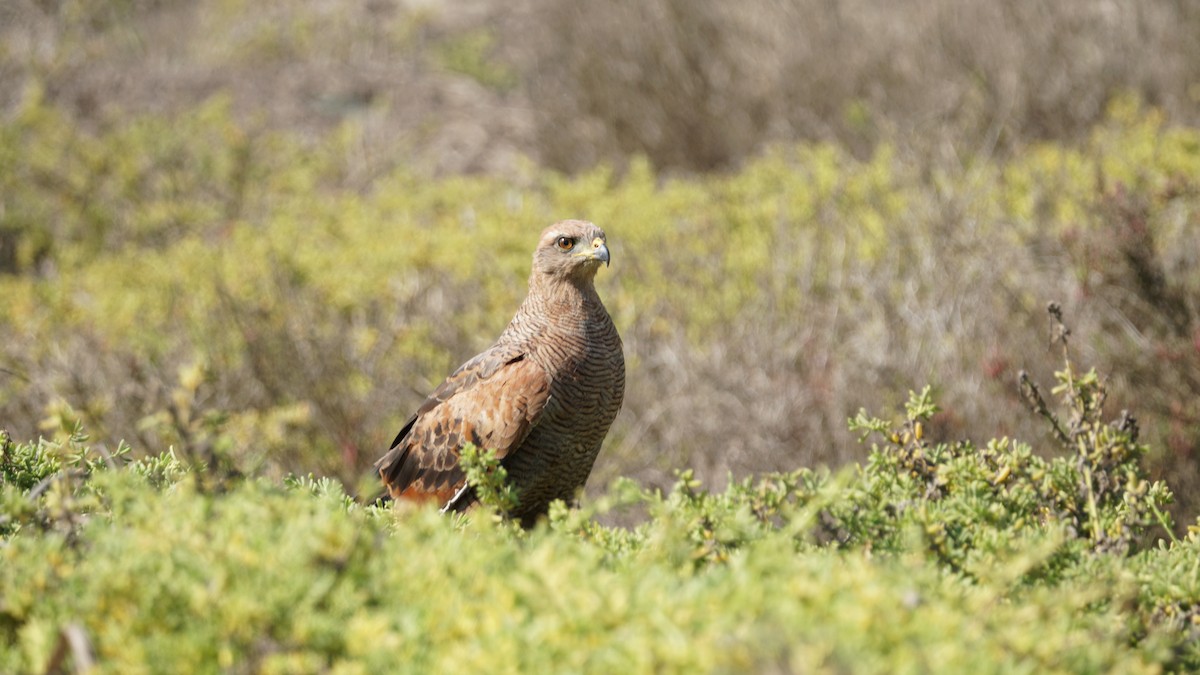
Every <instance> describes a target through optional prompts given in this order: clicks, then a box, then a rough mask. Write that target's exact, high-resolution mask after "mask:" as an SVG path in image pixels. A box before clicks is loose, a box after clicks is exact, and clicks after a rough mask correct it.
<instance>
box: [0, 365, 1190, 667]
mask: <svg viewBox="0 0 1200 675" xmlns="http://www.w3.org/2000/svg"><path fill="white" fill-rule="evenodd" d="M1066 377H1067V376H1065V375H1064V378H1066ZM1064 381H1068V380H1067V379H1064ZM1070 381H1071V382H1073V383H1074V384H1075V386H1076V393H1074V394H1066V395H1065V402H1066V404H1067V408H1066V409H1064V410H1063V412H1064V413H1068V412H1071V410H1070V405H1072V404H1076V405H1084V404H1085V401H1086V399H1087V397H1088V396H1090V395H1092V394H1095V393H1097V392H1098V391H1100V390H1099V389H1098V387H1099V386H1100V385H1099V383H1098V382H1097V381H1095V380H1091V379H1089V378H1087V377H1083V378H1080V379H1079V380H1077V381H1075V380H1070ZM935 410H936V408H935V406H934V405H933V403H932V401H931V400H930V398H929V394H928V391H926V392H923V393H922V394H920V395H914V396H913V397H912V399H911V400H910V402H909V405H908V411H907V414H906V415H905V419H904V421H903V422H902V423H901V424H898V425H893V424H891V423H888V422H885V421H883V420H878V419H873V418H870V417H869V416H867V415H866V414H865V413H863V414H860V416H859V420H858V422H857V425H858V426H859V427H860V428H865V429H868V430H870V433H878V434H879V435H880V437H882V438H883V439H884V444H883V445H882V446H878V447H875V448H874V449H873V450H872V452H871V456H870V458H869V461H868V462H867V463H866V464H864V465H862V466H857V467H852V468H850V469H848V470H846V471H844V472H841V473H839V474H837V475H834V476H831V475H830V474H829V473H828V472H814V471H809V470H800V471H795V472H792V473H788V474H777V475H772V476H767V477H764V478H762V479H761V480H756V481H751V480H747V481H744V482H740V483H737V484H734V485H731V486H730V487H729V489H728V490H726V491H725V492H721V493H708V492H705V491H704V490H702V489H701V488H700V486H699V485H698V483H697V482H696V481H695V480H694V478H693V477H692V476H691V474H690V473H684V474H683V475H681V476H680V477H679V480H678V482H677V483H676V485H675V487H674V488H673V489H672V490H671V491H670V492H669V493H668V494H666V495H663V494H661V493H659V492H658V491H652V490H645V489H642V488H640V487H639V486H637V485H635V484H633V483H630V482H625V483H622V484H619V485H618V486H616V489H615V490H614V491H613V492H612V493H611V494H610V495H609V496H606V497H605V498H603V499H601V500H600V501H598V502H595V503H593V504H590V505H588V506H587V507H586V509H585V510H584V511H568V510H567V509H566V508H564V507H562V506H561V505H559V506H557V507H555V508H553V509H552V512H551V516H550V519H549V522H548V523H544V524H542V525H540V526H539V527H537V528H536V529H534V530H532V531H529V532H522V531H521V530H519V529H517V528H516V527H515V526H513V525H510V524H508V523H505V522H503V521H501V520H499V519H497V518H496V517H494V512H492V511H489V510H488V508H480V509H476V510H473V511H471V512H470V513H468V514H467V515H466V516H465V517H454V516H443V515H440V514H438V513H436V512H435V511H434V510H433V509H428V508H424V509H393V508H390V507H388V506H384V507H379V506H362V505H360V504H357V503H355V502H354V501H352V500H350V499H349V498H347V497H346V496H345V495H344V493H343V492H342V490H341V488H340V486H339V485H338V484H337V483H336V482H334V481H331V480H328V479H322V480H316V481H314V480H312V479H311V478H308V479H294V478H293V479H288V480H287V481H285V482H284V484H283V485H280V484H279V483H277V482H273V481H268V480H261V479H260V480H237V479H235V480H229V479H224V480H218V482H217V483H216V484H213V483H210V482H208V480H207V479H208V478H216V477H214V476H211V475H210V474H209V472H206V471H203V470H200V471H189V470H188V468H187V467H185V466H184V465H182V464H181V463H180V462H179V461H178V460H177V459H176V458H174V457H173V456H170V455H162V456H158V457H152V458H147V459H143V460H139V461H137V462H134V463H132V464H129V465H127V466H125V467H124V468H115V467H116V466H117V465H118V464H120V463H123V462H124V461H125V459H124V458H123V457H122V456H120V455H118V456H117V457H115V458H114V457H109V458H104V457H103V456H102V453H97V452H96V451H94V450H93V449H91V448H89V446H88V445H87V444H86V443H85V439H83V438H82V437H79V436H78V435H76V436H75V437H73V438H72V439H71V440H69V441H68V442H66V443H64V444H62V445H53V444H47V443H44V442H43V443H37V444H24V445H17V444H14V443H11V442H9V441H8V439H6V438H5V439H3V443H2V444H0V479H2V483H0V484H2V485H3V486H4V501H3V503H2V504H0V506H2V507H3V508H2V509H0V518H2V519H3V520H0V522H3V523H5V524H7V525H8V526H9V529H8V532H7V534H5V536H4V538H3V539H0V669H3V670H5V671H13V672H29V671H42V670H45V669H46V668H47V665H48V664H49V663H51V662H53V663H57V664H58V667H62V664H63V663H64V662H70V661H71V660H74V662H75V663H77V664H79V663H82V662H83V661H84V660H87V661H94V662H95V664H96V665H97V666H98V667H99V672H120V673H130V672H178V671H179V670H181V669H182V670H188V671H192V672H215V671H222V672H229V671H233V672H269V673H276V672H280V673H282V672H314V671H326V670H328V671H331V672H338V673H368V672H381V671H398V672H443V671H449V670H456V669H464V668H465V669H471V670H486V671H489V672H618V671H619V672H714V671H715V672H728V671H749V672H758V671H763V670H771V669H782V670H788V671H796V672H847V671H850V672H879V673H885V672H886V673H897V672H898V673H908V672H912V673H917V672H931V671H936V672H964V673H992V672H996V673H1009V672H1012V673H1017V672H1146V673H1153V672H1160V670H1161V669H1162V668H1163V667H1168V668H1181V669H1186V668H1192V667H1196V666H1197V665H1200V661H1198V660H1197V659H1198V658H1200V655H1198V654H1197V652H1196V648H1195V642H1194V640H1195V631H1196V628H1195V621H1196V616H1197V611H1198V610H1197V608H1198V607H1200V578H1198V577H1197V575H1196V569H1197V568H1198V566H1200V539H1198V538H1197V536H1196V535H1195V534H1192V535H1190V536H1189V537H1188V538H1187V539H1185V540H1182V541H1173V542H1172V543H1170V544H1166V543H1163V542H1162V541H1159V543H1157V544H1156V545H1152V546H1147V545H1146V544H1147V543H1148V542H1149V541H1150V540H1152V539H1155V538H1158V537H1160V536H1162V535H1164V534H1166V533H1167V531H1166V530H1163V529H1161V528H1160V527H1159V526H1158V524H1157V523H1156V522H1155V521H1154V519H1153V518H1151V517H1149V515H1150V513H1151V511H1152V510H1154V509H1156V508H1158V506H1161V504H1162V503H1163V501H1164V500H1166V499H1169V498H1170V495H1169V493H1168V492H1167V491H1166V489H1165V487H1163V486H1162V485H1161V484H1155V485H1153V486H1147V487H1146V488H1143V487H1141V486H1140V483H1138V482H1137V481H1141V480H1142V479H1141V478H1140V473H1141V471H1140V467H1139V466H1138V458H1139V457H1140V456H1141V453H1142V451H1143V449H1142V448H1140V447H1138V446H1136V443H1134V442H1133V441H1132V440H1131V437H1130V435H1129V434H1128V433H1127V432H1124V431H1120V430H1119V429H1117V428H1115V427H1108V426H1106V425H1103V423H1102V422H1101V421H1100V420H1099V419H1098V418H1097V417H1096V414H1097V413H1096V411H1094V410H1086V409H1079V410H1076V412H1081V414H1082V415H1083V418H1082V422H1083V424H1082V426H1083V427H1084V428H1088V425H1089V424H1092V423H1096V424H1098V425H1102V426H1104V428H1106V429H1110V430H1111V433H1110V434H1109V435H1108V436H1105V440H1095V441H1094V442H1095V443H1097V444H1098V445H1097V447H1095V448H1088V449H1087V451H1086V452H1083V451H1081V452H1082V454H1081V455H1080V458H1081V459H1078V460H1077V459H1076V458H1073V457H1068V458H1063V459H1058V460H1051V461H1046V460H1041V459H1038V458H1036V457H1035V456H1033V455H1031V454H1030V453H1029V451H1028V448H1026V447H1023V446H1021V445H1020V444H1015V445H1014V444H1012V443H1010V442H1008V441H1007V440H1004V441H994V442H992V443H990V444H988V446H987V448H986V449H976V448H974V447H972V445H971V444H970V443H969V442H962V443H958V444H955V445H953V446H951V445H945V444H940V445H936V446H934V445H931V444H929V443H927V442H926V440H925V437H924V435H923V432H922V427H921V426H920V425H922V424H924V423H927V422H928V421H929V419H930V416H931V415H932V414H933V413H934V412H935ZM1097 428H1099V427H1097ZM1084 436H1086V434H1082V435H1081V436H1080V438H1083V437H1084ZM1121 448H1124V449H1126V450H1128V451H1127V452H1121V453H1116V454H1114V453H1113V452H1111V451H1114V450H1117V449H1121ZM1092 450H1095V451H1096V452H1092ZM1105 453H1107V454H1105ZM1105 457H1108V458H1109V459H1105ZM105 459H107V460H108V461H105ZM470 461H471V462H472V464H473V466H479V467H487V466H489V464H490V458H489V457H486V456H477V455H475V454H472V455H471V459H470ZM1123 476H1131V477H1133V480H1132V481H1123V480H1122V479H1121V477H1123ZM496 478H498V476H497V475H496V474H493V475H492V476H491V479H489V478H488V477H487V476H486V475H483V474H480V475H477V476H476V477H475V478H474V479H473V480H476V481H479V487H489V486H487V485H486V484H487V483H488V482H489V480H492V479H496ZM1142 482H1144V481H1142ZM490 487H494V486H490ZM213 488H217V489H213ZM483 493H488V494H490V492H489V491H488V490H484V491H483V492H482V493H481V494H483ZM1084 502H1089V503H1091V507H1089V508H1085V507H1083V506H1081V504H1083V503H1084ZM635 505H636V506H638V507H640V508H641V509H644V511H645V512H646V513H647V514H648V516H649V520H647V521H645V522H643V523H642V524H641V525H638V526H637V527H635V528H633V529H625V528H621V527H615V526H605V525H602V524H599V523H598V522H596V521H595V520H594V519H593V516H594V515H596V514H598V513H604V512H607V511H608V510H610V509H613V508H617V509H620V508H624V507H629V506H635ZM1099 523H1105V524H1109V525H1111V524H1120V525H1123V526H1124V527H1125V528H1126V532H1127V535H1128V536H1123V537H1122V541H1123V542H1124V545H1123V546H1121V547H1114V546H1111V545H1109V544H1111V543H1112V541H1111V540H1108V539H1104V538H1103V537H1102V536H1100V535H1099V530H1098V529H1097V527H1096V525H1097V524H1099ZM13 525H16V527H15V529H14V528H13V527H12V526H13ZM1106 527H1107V525H1106ZM68 633H70V634H72V635H74V638H73V641H71V640H69V639H68V638H67V637H66V635H67V634H68Z"/></svg>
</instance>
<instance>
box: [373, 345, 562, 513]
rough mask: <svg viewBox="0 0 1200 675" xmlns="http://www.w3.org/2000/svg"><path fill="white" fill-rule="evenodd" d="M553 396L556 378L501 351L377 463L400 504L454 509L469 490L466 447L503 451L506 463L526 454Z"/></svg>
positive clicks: (446, 385) (515, 353)
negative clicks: (432, 503) (462, 461)
mask: <svg viewBox="0 0 1200 675" xmlns="http://www.w3.org/2000/svg"><path fill="white" fill-rule="evenodd" d="M549 396H550V377H549V375H548V374H547V373H546V371H545V370H543V369H542V368H541V366H539V365H537V364H536V363H534V362H533V360H532V359H527V358H525V353H524V352H523V351H521V350H520V349H517V348H514V347H511V346H500V345H496V346H493V347H492V348H491V349H489V350H487V351H485V352H483V353H482V354H479V355H478V356H476V357H475V358H473V359H471V360H470V361H468V362H466V363H465V364H463V366H462V367H461V368H459V369H458V370H456V371H455V372H454V374H453V375H451V376H450V377H448V378H446V381H445V382H443V383H442V385H441V386H440V387H438V388H437V390H436V391H434V392H433V394H432V395H431V396H430V397H429V398H428V399H426V401H425V402H424V403H423V404H422V405H421V407H420V408H418V409H417V412H416V414H415V415H413V416H412V418H411V419H409V420H408V422H407V423H406V424H405V425H404V428H402V429H401V430H400V433H399V435H397V436H396V440H395V441H394V442H393V443H392V447H391V449H390V450H389V451H388V453H387V454H386V455H384V456H383V457H382V458H381V459H380V460H379V461H378V462H376V464H375V469H376V470H377V471H378V472H379V475H380V476H381V477H382V478H383V482H384V484H386V485H387V487H388V491H389V492H390V493H391V495H392V497H393V498H395V499H410V500H418V501H420V500H431V499H436V500H437V501H438V503H439V504H443V505H444V504H446V503H447V502H449V501H450V500H451V499H452V498H453V497H454V496H455V493H457V492H458V490H459V489H460V488H461V487H462V486H463V485H464V483H465V481H466V475H465V474H464V473H463V471H462V469H461V468H460V467H459V466H458V457H459V452H460V451H461V449H462V447H463V445H465V444H467V443H474V444H475V445H477V446H479V447H481V448H489V449H495V450H496V454H497V456H498V457H500V458H503V457H505V456H507V455H508V454H509V453H511V452H513V451H514V450H516V449H517V448H518V447H520V445H521V442H522V441H524V440H525V437H526V436H527V435H528V434H529V430H530V429H531V428H532V427H533V425H535V424H536V423H537V420H538V416H539V415H540V414H541V412H542V409H543V408H544V407H545V405H546V401H547V400H548V399H549Z"/></svg>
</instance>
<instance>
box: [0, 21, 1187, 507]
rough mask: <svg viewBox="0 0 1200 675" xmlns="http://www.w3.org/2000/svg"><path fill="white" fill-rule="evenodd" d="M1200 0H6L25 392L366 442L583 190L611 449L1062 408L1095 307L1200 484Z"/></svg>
mask: <svg viewBox="0 0 1200 675" xmlns="http://www.w3.org/2000/svg"><path fill="white" fill-rule="evenodd" d="M1197 35H1200V5H1198V4H1197V3H1195V2H1191V1H1190V0H1111V1H1109V2H1103V3H1100V2H1090V1H1087V0H1063V1H1060V2H1053V3H1050V2H1026V3H994V2H985V1H984V0H957V1H951V0H934V1H931V2H923V3H916V2H882V1H880V0H849V1H847V2H829V1H826V0H799V1H794V2H782V1H773V0H751V1H750V2H747V3H741V4H739V5H738V6H737V8H736V9H735V8H733V6H732V5H731V4H729V3H721V2H716V1H713V0H701V1H695V0H692V1H685V0H639V1H637V2H634V1H631V0H620V1H617V2H610V3H584V2H582V1H569V0H545V1H540V2H534V1H525V2H515V3H506V2H498V1H486V0H476V1H466V0H463V1H462V2H453V3H439V2H416V1H413V2H393V1H390V0H372V1H371V2H366V3H361V4H358V5H353V6H351V5H347V4H345V3H338V2H330V1H328V0H313V1H310V2H244V1H240V0H204V1H194V2H178V1H173V0H113V1H111V2H103V3H98V2H84V1H81V0H80V1H73V0H61V1H56V0H11V1H10V2H5V3H3V5H0V298H3V300H2V301H0V336H2V337H0V427H3V428H6V429H8V430H9V432H10V433H11V434H12V436H13V437H15V438H33V437H36V436H37V435H39V434H43V435H46V436H54V435H65V434H68V433H69V432H70V431H71V430H72V429H73V428H74V426H75V425H76V423H82V424H83V426H84V427H85V428H86V429H87V430H88V431H89V432H90V433H91V435H92V437H93V438H94V439H97V440H98V441H99V442H101V443H107V444H109V445H111V446H113V447H115V446H116V444H117V442H118V441H119V440H121V439H124V440H125V441H127V442H129V443H130V444H131V445H132V446H133V448H134V452H135V454H141V453H157V452H159V451H161V450H162V449H164V448H166V447H168V446H174V447H175V448H176V450H177V452H179V453H182V454H184V455H186V456H189V457H194V458H197V459H201V460H204V461H207V462H209V463H210V464H212V463H218V464H224V465H227V466H228V467H229V468H230V470H236V471H240V472H244V473H265V474H272V475H281V474H284V473H287V472H299V473H307V472H316V473H319V474H323V475H329V476H336V477H338V478H340V479H341V480H343V481H344V482H345V483H346V484H347V485H348V486H349V488H350V490H351V491H352V492H359V493H361V494H362V495H363V496H370V491H371V490H373V489H374V487H373V483H372V482H371V481H370V479H369V478H368V477H367V472H368V468H369V466H370V464H371V463H372V462H373V461H374V459H375V458H376V457H377V456H378V455H379V454H380V453H381V452H382V451H383V450H385V449H386V444H387V442H388V441H389V440H390V439H391V437H392V435H393V434H394V433H395V430H396V429H397V428H398V426H399V425H400V423H401V422H402V421H403V418H404V417H405V416H406V415H407V414H408V413H409V412H410V411H411V410H412V409H413V408H414V407H415V406H416V405H417V404H418V403H419V401H420V400H421V398H422V397H423V396H424V395H425V394H426V393H427V392H428V391H430V390H431V389H432V388H433V387H434V386H436V384H437V383H438V381H439V380H440V378H441V377H443V376H444V375H446V374H447V373H448V372H449V371H450V370H451V369H452V368H454V367H455V366H457V365H458V364H459V363H461V362H462V361H463V360H464V359H465V358H467V357H469V356H471V355H472V354H474V353H475V352H476V351H478V350H480V349H482V348H484V347H486V346H487V345H488V344H489V343H490V341H491V340H492V339H494V337H495V335H496V334H497V333H498V332H499V331H500V330H501V329H502V328H503V326H504V324H505V323H506V322H507V320H508V319H509V317H510V316H511V313H512V311H513V310H514V308H515V307H516V305H517V303H518V302H519V301H520V299H521V297H523V295H524V292H525V280H526V275H527V273H528V260H529V253H530V251H531V249H532V246H533V243H534V241H535V239H536V236H537V233H538V231H540V229H541V228H542V227H544V226H545V225H547V224H549V223H550V222H553V221H555V220H558V219H561V218H567V217H582V218H588V219H591V220H594V221H595V222H597V223H598V224H600V225H601V226H602V227H604V228H605V229H606V230H607V232H608V234H609V237H610V240H611V243H612V245H613V250H614V264H613V266H612V268H611V269H610V270H606V271H605V272H603V273H602V274H601V276H600V280H599V283H600V285H601V293H602V295H603V296H604V298H605V301H606V304H607V305H608V307H609V309H610V312H611V313H612V314H613V316H614V318H615V319H616V321H617V323H618V327H619V328H620V330H621V332H622V335H623V336H624V339H625V347H626V354H627V360H628V362H629V374H628V387H627V390H628V393H627V398H626V405H625V408H624V410H623V411H622V413H621V416H620V417H619V418H618V420H617V423H616V425H615V427H614V429H613V432H612V434H611V435H610V439H609V441H608V443H607V445H606V449H605V451H604V452H603V453H602V455H601V458H600V460H599V463H598V465H597V470H596V474H594V475H593V478H592V481H591V485H592V486H593V488H599V487H603V486H604V485H606V484H608V482H609V481H611V480H612V479H613V478H614V477H616V476H618V475H627V476H632V477H635V478H638V479H641V480H643V481H645V482H647V483H649V484H651V485H662V484H665V483H667V482H669V481H670V476H671V471H672V469H675V468H679V467H685V466H687V467H693V468H694V469H695V472H696V476H697V477H698V478H699V479H701V480H703V481H704V482H706V483H708V484H710V485H712V486H714V487H718V488H719V487H721V486H722V485H724V483H725V481H726V479H727V477H728V476H729V474H731V473H732V474H733V475H734V476H735V477H740V476H744V475H747V474H749V473H756V472H763V471H769V470H780V469H793V468H795V467H797V466H802V465H805V466H811V465H816V464H822V463H827V464H831V465H836V464H840V463H842V462H845V461H848V460H851V459H861V458H862V457H863V456H864V454H865V451H864V450H863V449H862V448H860V447H859V446H858V445H857V444H856V443H855V440H854V437H853V436H852V435H850V434H848V433H847V432H846V430H845V428H846V420H847V418H849V417H851V416H853V415H854V414H855V412H856V411H857V410H858V409H859V408H860V407H867V408H871V409H877V410H878V409H894V408H896V407H897V406H898V405H899V403H901V402H902V401H904V400H905V398H906V396H907V392H908V391H909V390H910V389H920V387H921V386H922V385H924V384H926V383H928V384H931V385H932V386H933V387H934V390H935V391H936V392H937V395H938V400H939V402H940V403H941V405H942V407H943V411H942V412H941V413H939V414H938V416H937V417H935V418H934V420H932V423H931V424H930V430H929V433H930V434H931V435H933V436H934V438H935V440H955V439H958V438H961V437H964V436H966V435H967V433H968V432H970V433H971V434H972V435H975V436H978V437H984V436H999V435H1015V436H1019V437H1022V438H1026V439H1029V440H1031V441H1034V442H1035V444H1036V442H1037V441H1039V440H1041V441H1045V442H1044V443H1043V446H1044V449H1046V450H1047V451H1048V449H1049V448H1050V446H1051V445H1052V444H1051V443H1049V442H1048V438H1047V437H1046V434H1045V432H1044V431H1043V430H1042V428H1041V426H1042V425H1039V423H1038V421H1037V420H1035V419H1033V416H1032V415H1030V414H1029V413H1028V412H1027V411H1026V410H1025V408H1024V405H1023V403H1022V402H1021V399H1020V396H1019V394H1018V389H1017V384H1016V377H1017V372H1018V371H1019V370H1021V369H1027V370H1029V371H1031V372H1033V373H1035V374H1036V375H1038V376H1040V377H1041V378H1042V379H1043V380H1049V379H1050V377H1049V376H1048V374H1049V372H1050V371H1051V370H1052V369H1053V368H1054V367H1055V364H1056V362H1057V360H1056V356H1055V353H1054V352H1053V351H1052V350H1051V349H1049V347H1048V338H1049V327H1048V325H1047V323H1046V321H1045V314H1044V311H1043V308H1044V306H1045V303H1046V302H1047V301H1049V300H1057V301H1059V302H1061V303H1062V304H1063V306H1064V307H1065V309H1066V310H1067V312H1068V315H1069V316H1071V317H1072V325H1073V327H1074V328H1075V331H1076V341H1075V343H1074V344H1075V345H1077V347H1078V349H1080V350H1081V352H1082V357H1083V360H1085V361H1087V362H1090V363H1094V364H1096V365H1097V366H1098V368H1099V369H1100V370H1101V371H1102V372H1107V373H1111V374H1112V380H1111V381H1110V383H1109V384H1110V392H1111V393H1110V401H1109V405H1110V407H1111V408H1112V409H1114V410H1120V409H1122V408H1128V409H1129V410H1131V411H1132V412H1133V413H1134V414H1135V415H1137V416H1138V418H1139V420H1140V421H1141V426H1142V429H1143V433H1144V436H1143V439H1144V440H1145V441H1147V442H1148V443H1150V445H1151V447H1152V449H1153V453H1154V454H1152V455H1151V457H1150V458H1149V460H1150V463H1151V469H1152V473H1153V474H1155V475H1156V476H1160V477H1161V476H1165V477H1166V478H1167V479H1168V480H1169V481H1170V483H1171V485H1172V487H1174V488H1175V491H1176V493H1177V495H1178V497H1179V504H1177V508H1178V509H1180V510H1181V511H1182V512H1183V514H1182V515H1183V516H1184V517H1183V518H1181V519H1180V520H1181V521H1182V522H1187V521H1189V520H1191V519H1192V517H1194V516H1195V514H1196V513H1197V511H1200V40H1196V39H1195V38H1196V36H1197Z"/></svg>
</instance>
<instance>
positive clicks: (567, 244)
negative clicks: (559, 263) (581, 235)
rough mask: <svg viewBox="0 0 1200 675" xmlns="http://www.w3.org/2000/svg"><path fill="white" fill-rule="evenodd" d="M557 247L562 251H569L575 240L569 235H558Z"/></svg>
mask: <svg viewBox="0 0 1200 675" xmlns="http://www.w3.org/2000/svg"><path fill="white" fill-rule="evenodd" d="M556 243H557V244H558V247H559V248H560V249H562V250H564V251H570V250H571V249H572V248H574V247H575V240H574V239H572V238H570V237H559V238H558V241H557V242H556Z"/></svg>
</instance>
